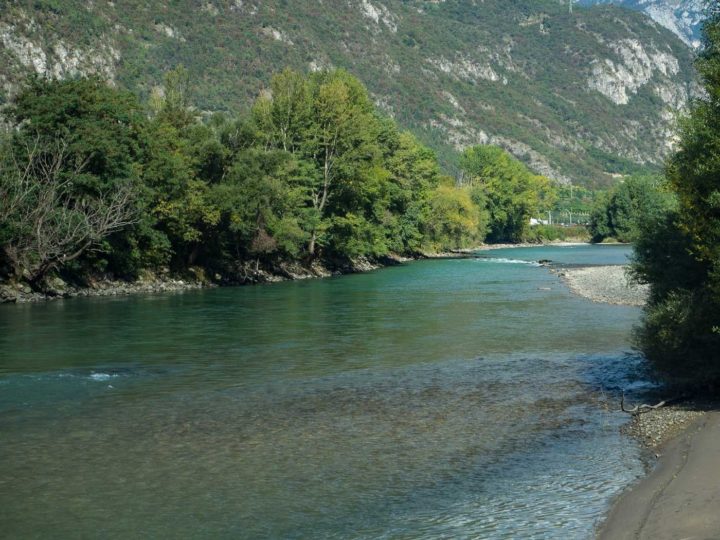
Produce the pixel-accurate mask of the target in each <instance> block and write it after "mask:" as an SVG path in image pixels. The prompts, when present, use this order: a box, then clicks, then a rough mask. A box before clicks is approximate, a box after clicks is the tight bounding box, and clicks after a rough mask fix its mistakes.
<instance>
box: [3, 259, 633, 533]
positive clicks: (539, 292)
mask: <svg viewBox="0 0 720 540" xmlns="http://www.w3.org/2000/svg"><path fill="white" fill-rule="evenodd" d="M628 253H629V250H628V248H626V247H623V246H610V247H608V246H577V247H562V248H561V247H542V248H521V249H512V250H495V251H491V252H483V253H480V254H479V255H480V257H481V258H479V259H464V260H437V261H421V262H417V263H412V264H408V265H404V266H400V267H395V268H389V269H385V270H381V271H378V272H372V273H367V274H361V275H353V276H344V277H340V278H332V279H326V280H315V281H308V282H295V283H282V284H277V285H269V286H262V287H244V288H228V289H216V290H206V291H194V292H187V293H183V294H167V295H156V296H135V297H127V298H118V299H107V298H103V299H74V300H71V301H58V302H52V303H48V304H45V305H24V306H7V305H6V306H0V350H2V351H4V355H3V358H2V359H1V360H0V530H1V531H3V533H2V534H0V536H8V537H17V538H27V537H53V538H55V537H67V536H70V537H102V538H109V537H114V538H120V537H137V536H143V537H186V538H207V537H213V538H217V537H221V538H222V537H225V538H442V537H447V538H450V537H452V538H457V537H468V538H518V537H523V538H584V537H590V536H591V534H592V531H593V527H594V526H595V524H596V522H597V520H598V519H599V518H600V517H601V516H602V515H603V512H604V511H605V510H606V508H607V504H608V501H609V499H610V498H611V497H612V496H613V495H614V494H615V493H617V492H618V491H619V490H621V489H622V488H623V487H624V486H625V485H627V484H628V483H629V482H631V481H632V480H633V479H635V478H636V477H637V476H638V475H640V474H641V473H642V464H641V462H640V459H639V450H638V448H637V447H636V446H635V445H634V443H633V442H632V441H629V440H627V439H625V438H623V437H621V436H620V435H619V434H618V428H619V426H620V424H621V422H623V421H625V418H624V417H623V416H621V415H619V414H616V413H611V412H607V410H606V405H607V404H608V403H609V402H610V401H611V400H612V399H613V396H614V395H616V394H617V391H618V389H619V388H620V387H621V386H628V385H632V384H641V375H640V369H639V367H640V360H639V359H638V358H637V357H635V356H634V355H632V354H631V353H630V352H628V351H630V346H629V343H628V338H629V331H630V328H631V327H632V325H633V324H634V323H635V322H636V321H637V319H638V316H639V314H640V312H639V310H638V309H637V308H631V307H621V306H606V305H599V304H591V303H589V302H587V301H585V300H583V299H580V298H576V297H574V296H572V295H571V294H570V293H569V292H568V291H567V289H566V288H565V287H564V286H563V285H562V284H561V283H560V281H559V280H558V278H557V277H556V276H555V275H553V274H551V273H550V272H549V271H548V270H547V269H546V268H542V267H538V266H537V265H536V264H535V261H537V260H539V259H552V260H554V261H559V262H563V263H567V264H573V263H577V264H579V263H582V264H620V263H622V262H624V261H625V259H626V257H627V255H628Z"/></svg>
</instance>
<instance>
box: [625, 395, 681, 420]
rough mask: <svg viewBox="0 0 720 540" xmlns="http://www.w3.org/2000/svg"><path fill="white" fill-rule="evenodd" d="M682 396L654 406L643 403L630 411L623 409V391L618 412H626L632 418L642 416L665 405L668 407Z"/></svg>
mask: <svg viewBox="0 0 720 540" xmlns="http://www.w3.org/2000/svg"><path fill="white" fill-rule="evenodd" d="M681 397H682V396H676V397H673V398H670V399H665V400H663V401H661V402H659V403H656V404H655V405H647V404H645V403H643V404H642V405H635V407H632V408H630V409H627V408H625V392H624V391H623V393H622V397H621V398H620V410H621V411H622V412H626V413H628V414H631V415H633V416H637V415H639V414H643V413H646V412H650V411H654V410H656V409H660V408H662V407H664V406H665V405H668V404H670V403H673V402H675V401H677V400H679V399H681Z"/></svg>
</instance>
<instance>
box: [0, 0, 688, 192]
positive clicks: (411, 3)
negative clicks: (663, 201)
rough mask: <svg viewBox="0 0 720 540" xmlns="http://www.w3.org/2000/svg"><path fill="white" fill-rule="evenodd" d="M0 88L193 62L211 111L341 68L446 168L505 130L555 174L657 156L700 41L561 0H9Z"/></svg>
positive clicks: (514, 144)
mask: <svg viewBox="0 0 720 540" xmlns="http://www.w3.org/2000/svg"><path fill="white" fill-rule="evenodd" d="M0 3H2V4H3V6H2V9H0V89H2V91H1V92H0V94H2V97H0V100H7V99H8V98H9V96H11V95H12V94H13V93H14V92H16V91H17V88H18V84H19V83H20V81H21V80H22V78H23V77H25V76H26V75H27V74H28V73H31V72H35V73H40V74H44V75H47V76H51V77H70V76H77V75H80V74H97V75H99V76H101V77H104V78H106V79H108V80H110V81H113V82H114V83H115V84H119V85H123V86H127V87H128V88H130V89H132V90H134V91H135V92H137V93H138V94H140V95H141V96H144V97H147V96H149V95H150V94H151V92H152V91H153V88H154V87H156V86H157V85H160V84H161V81H162V74H163V72H164V71H166V70H168V69H170V68H173V67H175V66H176V65H178V64H184V65H185V66H186V67H187V68H188V70H189V71H190V73H191V75H192V80H193V89H192V91H193V98H194V103H195V104H196V105H197V107H198V108H200V109H201V110H204V111H217V110H238V109H243V108H246V107H247V106H248V105H249V103H250V102H251V100H252V99H253V98H254V97H255V96H257V95H258V94H259V93H260V92H261V91H262V90H263V89H264V88H266V86H267V83H268V80H269V78H270V77H271V75H272V74H273V73H274V72H277V71H280V70H282V69H283V68H284V67H286V66H291V67H294V68H296V69H299V70H303V71H307V70H317V69H323V68H330V67H342V68H346V69H348V70H349V71H351V72H352V73H354V74H355V75H357V76H358V77H360V79H361V80H362V81H363V82H364V83H365V84H366V85H367V86H368V88H369V90H370V91H371V93H372V95H373V98H374V99H375V101H376V103H377V104H378V105H379V106H380V107H381V108H382V110H384V111H385V113H386V114H388V115H391V116H393V117H395V119H396V120H397V121H398V122H399V123H400V125H402V126H404V127H406V128H408V129H410V130H412V131H414V132H415V133H416V134H417V135H418V136H419V137H420V138H421V139H422V140H423V141H424V142H425V143H427V144H429V145H430V146H432V147H433V148H434V149H435V150H436V151H437V152H438V155H439V156H440V158H441V160H442V162H443V163H444V164H445V165H446V166H447V167H448V168H449V169H450V170H453V167H454V163H455V160H456V150H457V149H461V148H463V147H466V146H468V145H473V144H478V143H495V144H499V145H501V146H503V147H505V148H507V149H508V150H510V151H511V152H512V153H513V154H515V155H516V156H517V157H519V158H520V159H522V160H524V161H525V162H526V163H528V164H529V165H530V166H531V167H532V168H533V169H535V170H536V171H538V172H540V173H543V174H546V175H548V176H550V177H552V178H555V179H557V180H558V181H561V182H568V181H571V180H572V181H574V182H577V183H585V184H589V185H598V184H604V183H608V182H610V181H611V179H612V175H613V174H615V173H626V172H631V171H633V170H637V169H638V168H642V167H659V166H660V165H661V163H662V161H663V159H664V157H665V156H666V155H667V153H668V151H669V150H670V149H671V147H672V138H673V128H674V121H675V116H676V114H677V112H678V111H680V110H682V109H683V108H684V107H685V105H686V103H687V100H688V97H689V96H691V95H693V93H694V92H695V91H696V90H695V89H696V83H695V79H694V77H695V75H694V71H693V68H692V59H693V52H692V51H691V50H690V49H689V48H688V47H687V46H686V45H684V44H683V43H682V42H681V41H680V40H679V39H678V38H677V37H676V36H674V35H673V34H672V33H671V32H670V31H669V30H667V29H665V28H663V27H661V26H660V25H658V24H656V23H654V22H652V21H651V20H649V19H648V18H647V17H645V16H643V15H642V14H640V13H637V12H633V11H629V10H626V9H621V8H618V7H616V6H611V5H600V6H594V7H590V8H582V7H575V8H574V9H572V10H569V9H568V6H567V3H566V2H562V1H558V0H512V1H509V0H465V1H460V0H333V1H330V0H292V1H289V0H164V1H163V0H124V1H123V2H115V1H111V0H91V1H88V0H12V1H10V0H0Z"/></svg>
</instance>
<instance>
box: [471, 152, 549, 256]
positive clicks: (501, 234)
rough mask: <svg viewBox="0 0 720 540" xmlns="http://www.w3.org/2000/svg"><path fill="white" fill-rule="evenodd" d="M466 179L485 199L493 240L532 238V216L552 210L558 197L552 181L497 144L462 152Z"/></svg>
mask: <svg viewBox="0 0 720 540" xmlns="http://www.w3.org/2000/svg"><path fill="white" fill-rule="evenodd" d="M460 166H461V168H462V171H463V173H464V177H463V181H464V182H465V183H467V184H468V185H470V186H472V188H473V192H474V193H475V195H474V196H475V198H476V200H478V201H480V200H482V201H485V202H486V204H487V209H488V212H489V234H488V238H489V239H490V241H492V242H505V241H507V242H521V241H524V240H527V239H529V237H530V236H531V233H530V218H531V217H533V216H534V215H536V214H537V213H538V212H542V211H545V210H549V209H550V208H551V207H552V206H553V204H554V203H555V201H556V200H557V192H556V188H554V187H553V186H552V185H551V183H550V181H549V180H548V179H547V178H545V177H542V176H538V175H535V174H533V173H532V172H530V170H529V169H528V168H527V167H526V166H525V165H523V164H522V163H520V162H519V161H518V160H516V159H515V158H513V157H512V156H511V155H510V154H508V153H507V152H506V151H505V150H503V149H502V148H499V147H497V146H474V147H472V148H468V149H467V150H465V152H464V153H463V155H462V157H461V160H460Z"/></svg>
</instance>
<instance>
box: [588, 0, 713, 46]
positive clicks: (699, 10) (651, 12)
mask: <svg viewBox="0 0 720 540" xmlns="http://www.w3.org/2000/svg"><path fill="white" fill-rule="evenodd" d="M579 2H580V4H582V5H585V6H591V5H595V4H615V5H618V6H624V7H628V8H630V9H634V10H637V11H642V12H643V13H645V14H646V15H648V16H649V17H650V18H651V19H653V20H654V21H655V22H657V23H658V24H661V25H662V26H664V27H665V28H667V29H668V30H670V31H671V32H673V33H674V34H676V35H677V36H678V37H679V38H680V39H682V40H683V41H684V42H685V43H686V44H688V45H689V46H691V47H693V48H697V47H699V46H700V28H701V26H702V22H703V20H704V19H705V4H706V0H579Z"/></svg>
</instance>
